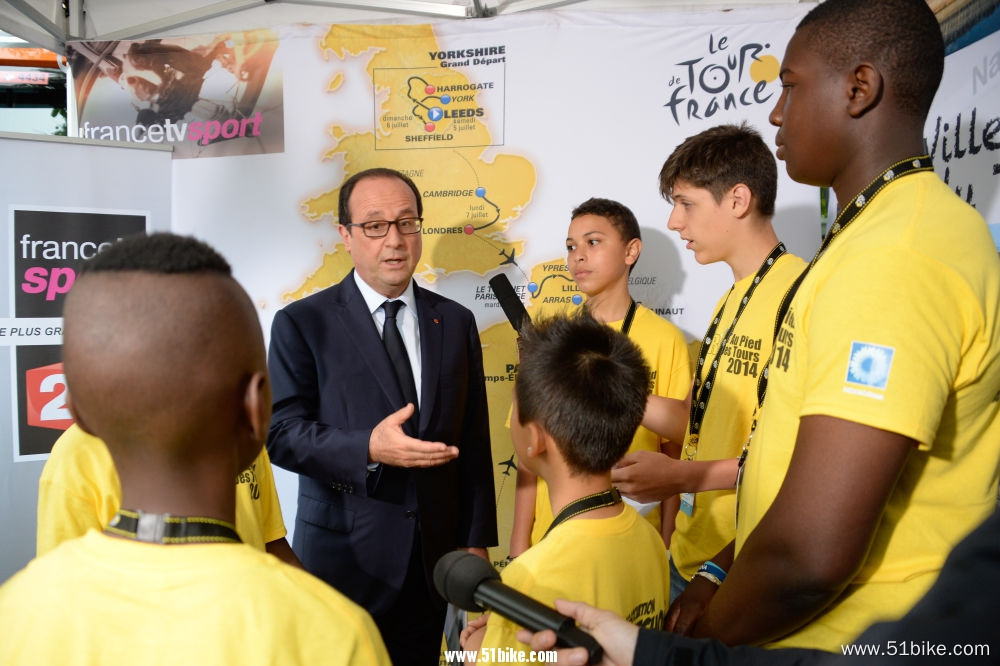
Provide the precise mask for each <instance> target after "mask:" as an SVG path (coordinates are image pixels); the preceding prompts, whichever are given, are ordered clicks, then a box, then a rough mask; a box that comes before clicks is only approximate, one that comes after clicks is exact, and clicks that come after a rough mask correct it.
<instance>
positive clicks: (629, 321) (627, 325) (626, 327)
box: [621, 299, 636, 338]
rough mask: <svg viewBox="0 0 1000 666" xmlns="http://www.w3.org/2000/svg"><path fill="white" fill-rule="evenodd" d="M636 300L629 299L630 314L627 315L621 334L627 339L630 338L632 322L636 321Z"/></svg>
mask: <svg viewBox="0 0 1000 666" xmlns="http://www.w3.org/2000/svg"><path fill="white" fill-rule="evenodd" d="M635 309H636V305H635V300H634V299H629V304H628V312H626V313H625V320H624V321H623V322H622V330H621V333H622V335H624V336H625V337H626V338H627V337H628V332H629V331H630V330H631V329H632V320H633V319H635Z"/></svg>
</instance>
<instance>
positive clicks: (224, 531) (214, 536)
mask: <svg viewBox="0 0 1000 666" xmlns="http://www.w3.org/2000/svg"><path fill="white" fill-rule="evenodd" d="M105 531H106V532H108V533H110V534H114V535H116V536H121V537H126V538H128V539H135V540H136V541H144V542H147V543H162V544H181V543H240V535H239V534H237V533H236V527H235V526H234V525H232V524H231V523H227V522H226V521H224V520H218V519H216V518H203V517H200V516H171V515H170V514H160V513H143V512H142V511H129V510H128V509H119V510H118V513H116V514H115V516H114V518H112V519H111V522H110V523H109V524H108V526H107V527H106V528H105Z"/></svg>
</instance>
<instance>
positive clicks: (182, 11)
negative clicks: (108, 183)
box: [0, 0, 815, 53]
mask: <svg viewBox="0 0 1000 666" xmlns="http://www.w3.org/2000/svg"><path fill="white" fill-rule="evenodd" d="M800 1H807V2H813V1H815V0H767V1H763V2H762V1H761V0H724V1H722V0H720V1H717V2H716V1H710V2H687V1H685V0H437V1H434V0H367V1H366V0H358V1H356V2H338V1H335V0H219V1H218V2H209V3H206V2H203V1H200V0H86V1H84V0H4V1H3V2H2V3H0V30H3V31H5V32H8V33H10V34H12V35H15V36H17V37H20V38H21V39H24V40H26V41H28V42H30V43H32V44H34V45H36V46H41V47H44V48H47V49H49V50H51V51H55V52H56V53H64V52H65V45H66V42H68V41H74V40H90V41H113V40H131V39H139V38H143V37H166V36H176V35H192V34H204V33H212V32H227V31H238V30H252V29H257V28H265V27H273V26H276V25H283V24H291V23H358V22H365V23H380V22H386V21H393V22H399V21H407V22H417V21H423V22H425V21H440V20H449V19H455V20H465V19H476V18H486V17H490V16H497V15H504V14H515V13H519V12H524V11H532V10H537V9H555V8H562V7H573V8H574V9H577V8H578V9H593V10H602V11H637V10H643V9H652V8H664V7H670V8H671V9H675V10H681V11H682V10H700V11H705V10H724V9H731V8H734V7H740V6H748V5H755V6H760V5H776V4H791V3H795V2H800Z"/></svg>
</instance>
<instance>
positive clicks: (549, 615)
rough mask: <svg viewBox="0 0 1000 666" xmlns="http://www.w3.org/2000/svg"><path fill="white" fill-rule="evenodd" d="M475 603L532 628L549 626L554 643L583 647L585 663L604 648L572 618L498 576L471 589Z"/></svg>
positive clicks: (593, 661)
mask: <svg viewBox="0 0 1000 666" xmlns="http://www.w3.org/2000/svg"><path fill="white" fill-rule="evenodd" d="M472 596H473V598H474V599H475V600H476V602H477V603H478V604H480V605H481V606H483V607H484V608H486V609H487V610H491V611H493V612H494V613H497V614H499V615H501V616H503V617H505V618H507V619H508V620H510V621H511V622H514V623H515V624H518V625H520V626H522V627H524V628H525V629H529V630H531V631H542V630H543V629H551V630H552V631H554V632H555V634H556V637H557V640H556V645H559V646H563V647H582V648H586V650H587V654H588V655H589V657H590V659H589V661H588V663H591V664H596V663H598V662H600V661H601V657H602V656H603V654H604V651H603V650H602V649H601V646H600V644H598V642H597V641H595V640H594V638H593V636H591V635H590V634H588V633H586V632H585V631H583V630H582V629H580V628H579V627H577V626H576V622H574V621H573V618H571V617H566V616H565V615H563V614H562V613H560V612H558V611H556V610H555V609H552V608H549V607H548V606H546V605H545V604H542V603H540V602H538V601H535V600H534V599H532V598H531V597H529V596H527V595H525V594H522V593H521V592H518V591H517V590H515V589H514V588H512V587H509V586H507V585H504V584H503V583H501V582H500V581H499V580H484V581H483V582H481V583H480V584H479V585H478V586H477V587H476V589H475V591H474V592H473V593H472Z"/></svg>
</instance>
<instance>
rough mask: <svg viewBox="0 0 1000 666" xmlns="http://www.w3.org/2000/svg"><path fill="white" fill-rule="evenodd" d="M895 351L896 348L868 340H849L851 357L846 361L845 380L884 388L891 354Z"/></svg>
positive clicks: (887, 378)
mask: <svg viewBox="0 0 1000 666" xmlns="http://www.w3.org/2000/svg"><path fill="white" fill-rule="evenodd" d="M895 353H896V350H895V349H894V348H892V347H883V346H882V345H874V344H871V343H868V342H857V341H854V342H851V358H850V360H849V361H848V362H847V382H848V383H850V384H859V385H861V386H868V387H870V388H876V389H884V388H885V386H886V384H887V383H888V382H889V371H890V369H891V368H892V356H893V354H895ZM845 390H846V389H845Z"/></svg>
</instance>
